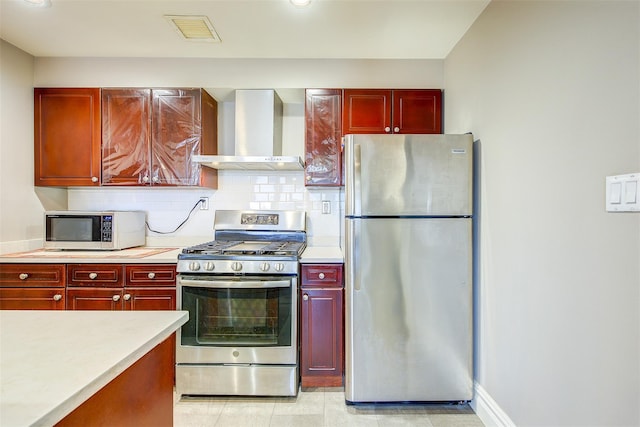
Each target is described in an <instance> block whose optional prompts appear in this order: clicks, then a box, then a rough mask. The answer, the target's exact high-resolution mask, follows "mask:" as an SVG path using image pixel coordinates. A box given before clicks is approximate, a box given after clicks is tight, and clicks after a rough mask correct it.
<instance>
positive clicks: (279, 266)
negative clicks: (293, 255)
mask: <svg viewBox="0 0 640 427" xmlns="http://www.w3.org/2000/svg"><path fill="white" fill-rule="evenodd" d="M273 267H274V268H275V269H276V271H282V270H284V264H283V263H281V262H277V263H276V265H274V266H273Z"/></svg>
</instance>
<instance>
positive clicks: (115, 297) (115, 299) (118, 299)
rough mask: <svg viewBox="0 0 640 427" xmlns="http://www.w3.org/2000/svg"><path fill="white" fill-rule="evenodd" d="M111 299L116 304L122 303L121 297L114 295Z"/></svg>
mask: <svg viewBox="0 0 640 427" xmlns="http://www.w3.org/2000/svg"><path fill="white" fill-rule="evenodd" d="M111 299H112V300H113V301H114V302H118V301H120V295H114V296H112V297H111Z"/></svg>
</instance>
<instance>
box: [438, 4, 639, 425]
mask: <svg viewBox="0 0 640 427" xmlns="http://www.w3.org/2000/svg"><path fill="white" fill-rule="evenodd" d="M639 27H640V3H639V2H637V1H622V2H616V1H595V2H592V1H580V2H575V1H553V2H549V1H533V2H532V1H496V0H494V1H492V2H491V3H490V4H489V6H488V7H487V9H485V11H484V12H483V13H482V15H481V16H480V17H479V19H478V20H477V21H476V22H475V23H474V25H473V26H472V27H471V29H470V30H469V31H468V32H467V33H466V34H465V36H464V37H463V39H462V40H461V41H460V42H459V43H458V45H457V46H456V47H455V48H454V50H453V51H452V53H451V54H450V55H449V56H448V57H447V58H446V60H445V91H446V92H445V93H446V97H445V98H446V124H445V128H446V131H447V132H466V131H472V132H473V133H474V135H475V137H476V138H477V139H478V140H479V142H478V144H477V149H478V153H477V154H478V166H479V176H480V180H479V195H480V197H479V200H480V201H479V204H480V209H479V224H480V231H479V242H478V245H479V256H480V258H479V268H478V270H479V271H478V279H479V280H478V295H477V298H478V300H477V307H478V310H479V311H478V332H479V333H478V341H479V344H478V348H479V352H478V356H477V382H478V385H479V387H478V389H479V391H484V392H486V393H487V394H488V396H490V397H491V398H492V399H493V400H494V401H495V403H496V404H497V405H498V407H499V408H500V409H501V410H502V411H503V412H504V413H505V414H506V415H507V416H508V417H509V418H510V419H511V421H513V423H515V424H516V425H518V426H569V425H573V426H587V425H589V426H614V425H617V426H637V425H640V409H639V408H640V389H639V387H640V353H639V343H640V318H639V313H640V214H638V213H633V214H629V213H627V214H619V213H618V214H613V213H606V212H605V207H604V201H605V193H604V190H605V186H604V183H605V176H607V175H616V174H625V173H632V172H640V129H639V128H640V124H639V123H640V67H639V64H640V32H639Z"/></svg>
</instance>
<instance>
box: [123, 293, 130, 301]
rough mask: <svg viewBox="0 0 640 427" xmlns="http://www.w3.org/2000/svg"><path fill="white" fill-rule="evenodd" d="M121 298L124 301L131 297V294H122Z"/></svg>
mask: <svg viewBox="0 0 640 427" xmlns="http://www.w3.org/2000/svg"><path fill="white" fill-rule="evenodd" d="M123 298H124V300H125V301H129V300H130V299H131V294H124V296H123Z"/></svg>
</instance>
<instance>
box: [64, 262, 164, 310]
mask: <svg viewBox="0 0 640 427" xmlns="http://www.w3.org/2000/svg"><path fill="white" fill-rule="evenodd" d="M67 273H68V281H67V310H175V309H176V288H175V286H176V266H175V264H124V265H122V264H69V265H68V266H67Z"/></svg>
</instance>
